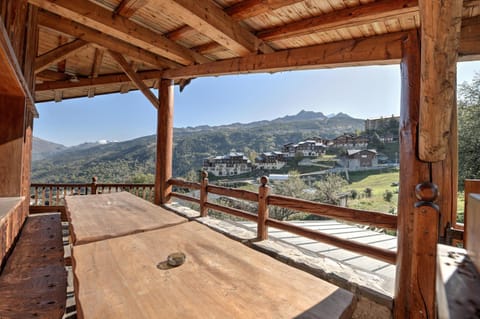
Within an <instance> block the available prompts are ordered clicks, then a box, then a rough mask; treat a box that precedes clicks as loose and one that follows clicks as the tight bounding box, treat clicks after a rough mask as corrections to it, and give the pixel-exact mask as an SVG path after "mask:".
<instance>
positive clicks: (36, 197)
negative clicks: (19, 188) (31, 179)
mask: <svg viewBox="0 0 480 319" xmlns="http://www.w3.org/2000/svg"><path fill="white" fill-rule="evenodd" d="M35 205H38V186H37V187H35Z"/></svg>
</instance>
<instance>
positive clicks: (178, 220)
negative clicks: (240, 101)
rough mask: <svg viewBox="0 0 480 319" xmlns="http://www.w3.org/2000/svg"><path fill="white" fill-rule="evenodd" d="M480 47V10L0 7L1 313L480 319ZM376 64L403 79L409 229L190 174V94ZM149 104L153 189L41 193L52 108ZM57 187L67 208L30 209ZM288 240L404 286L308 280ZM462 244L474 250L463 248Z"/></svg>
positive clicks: (32, 0) (281, 2)
mask: <svg viewBox="0 0 480 319" xmlns="http://www.w3.org/2000/svg"><path fill="white" fill-rule="evenodd" d="M479 39H480V3H479V1H478V0H442V1H432V0H376V1H361V0H349V1H346V0H308V1H307V0H275V1H264V0H215V1H214V0H202V1H197V0H168V1H167V0H76V1H72V0H0V127H1V130H0V270H1V272H0V317H1V318H8V319H10V318H42V319H57V318H58V319H60V318H62V317H63V316H64V315H65V312H66V311H68V309H70V308H72V307H73V308H74V309H75V312H76V314H73V315H74V316H76V317H77V318H86V319H91V318H132V317H135V318H148V319H150V318H192V317H197V318H207V317H208V318H246V319H248V318H259V317H260V318H285V319H286V318H323V319H326V318H328V319H335V318H342V319H345V318H352V317H354V318H391V317H393V318H395V319H404V318H436V317H439V318H476V317H478V313H479V312H478V309H480V301H479V296H480V293H479V292H478V288H479V287H480V284H479V279H478V278H480V276H479V275H478V270H479V269H480V258H479V256H480V245H479V243H480V237H479V234H480V218H479V216H480V181H478V180H466V181H460V183H463V184H464V185H465V202H466V206H465V223H464V224H459V223H457V187H458V181H457V178H458V174H457V170H458V162H457V159H458V151H457V150H458V147H457V113H456V110H457V107H456V99H455V97H456V95H457V94H456V88H457V83H456V66H457V62H458V61H465V60H478V59H479V58H480V40H479ZM371 65H397V66H398V69H399V72H400V85H401V95H400V96H401V98H400V134H401V139H400V140H399V157H400V179H399V193H398V209H397V211H398V215H392V214H388V213H386V212H383V213H382V212H372V211H367V210H358V209H352V208H345V207H337V206H332V205H326V204H322V203H319V202H313V201H308V200H301V199H298V198H292V197H287V196H279V195H275V194H274V193H273V192H271V189H270V186H269V183H268V179H267V178H266V177H262V178H261V179H260V185H258V191H247V190H244V189H234V188H227V187H221V186H218V185H212V184H209V182H208V176H207V174H206V173H205V172H204V174H202V178H201V181H200V182H189V181H185V180H182V179H178V178H175V177H174V176H172V165H173V163H172V161H173V156H172V152H173V151H172V150H173V114H174V85H177V84H178V85H180V86H181V88H183V87H184V86H185V85H195V81H192V82H191V79H194V78H200V77H212V76H224V75H233V74H235V75H238V74H246V73H272V72H281V71H295V70H305V69H325V68H329V69H333V70H334V68H337V67H357V66H371ZM266 81H268V77H267V78H266ZM189 83H190V84H189ZM318 85H321V84H318ZM137 89H138V90H140V91H141V92H142V94H143V95H144V96H145V97H146V98H147V99H148V100H149V101H150V102H151V104H152V107H154V108H155V109H156V110H157V119H158V126H157V149H156V175H155V183H154V185H153V184H152V185H142V186H140V187H139V186H135V185H127V184H117V185H99V184H97V183H96V181H95V180H94V182H93V183H92V184H91V185H90V184H87V185H69V184H50V185H40V186H38V185H37V186H35V185H31V184H30V161H31V146H32V143H31V142H32V132H33V129H34V120H35V118H36V117H38V116H39V114H38V111H37V109H36V106H35V105H36V103H41V102H45V101H56V102H62V101H63V100H66V99H73V98H79V97H88V98H95V97H96V96H99V95H105V94H112V93H127V92H129V91H131V90H137ZM151 89H158V95H156V93H154V92H153V91H152V90H151ZM215 89H216V88H215V87H212V90H215ZM344 90H345V94H353V93H352V92H350V91H349V88H348V87H345V88H344ZM370 91H371V92H370V94H375V88H374V87H372V88H371V90H370ZM247 93H248V92H246V94H247ZM180 98H182V97H181V96H180ZM84 101H85V103H88V102H89V101H88V99H85V100H84ZM132 107H134V105H132ZM378 111H379V112H380V111H381V110H378ZM55 129H56V127H52V130H55ZM340 140H342V144H343V145H350V144H351V145H352V147H353V146H354V145H355V147H357V146H358V145H359V144H361V143H360V142H359V141H354V140H353V137H347V136H345V137H342V139H340ZM340 140H339V143H340ZM316 143H317V142H316V141H313V144H312V143H310V142H308V143H306V145H304V146H305V152H306V153H305V154H308V153H310V154H311V153H312V152H313V153H315V152H317V151H316V150H315V146H316ZM294 147H298V145H297V146H294V145H290V146H289V147H288V148H289V149H292V148H294ZM295 151H297V150H295ZM302 151H303V150H302ZM288 153H289V154H291V152H288ZM360 154H362V153H360ZM365 155H367V158H368V153H366V154H365ZM370 156H373V154H371V155H370ZM234 157H235V158H236V159H235V161H238V162H241V163H242V164H241V165H245V166H244V167H247V168H245V169H246V170H248V160H247V162H245V161H244V158H243V156H241V155H238V154H237V155H234ZM360 159H361V157H360ZM220 160H222V159H220ZM225 164H226V163H225ZM225 172H227V171H225ZM228 172H229V173H230V171H228ZM31 186H32V188H31ZM98 188H101V189H102V191H101V192H102V194H98V193H99V192H100V191H97V189H98ZM46 189H49V190H50V189H52V191H49V192H48V196H49V197H50V198H48V202H49V205H48V206H47V205H41V206H37V207H35V206H30V205H29V203H30V196H31V195H33V196H34V197H35V198H38V197H41V196H43V197H45V196H46V194H47V192H46V191H45V190H46ZM72 189H74V190H75V189H76V191H74V192H78V193H79V194H81V195H77V196H70V194H71V191H72ZM105 189H112V190H126V191H130V192H133V189H136V194H135V196H134V195H132V194H130V193H129V192H126V191H125V192H120V191H119V192H112V194H109V193H107V192H106V191H105ZM184 189H188V190H189V192H184V191H183V190H184ZM53 190H54V191H53ZM195 192H196V193H195ZM197 194H198V196H197ZM209 194H215V195H218V196H227V197H233V198H238V199H242V200H244V201H249V202H253V203H254V205H253V206H254V207H256V208H257V209H256V210H255V211H246V210H243V209H241V208H232V207H227V206H225V205H221V204H219V203H214V202H212V200H211V197H212V196H210V197H209ZM140 197H142V198H140ZM146 199H151V200H153V203H150V202H148V201H147V200H146ZM172 199H181V200H183V201H189V202H191V203H193V204H195V205H193V206H194V207H197V208H198V211H196V212H195V213H196V215H188V216H187V217H188V218H185V217H182V216H179V215H178V214H177V213H174V212H172V210H174V207H173V206H174V203H172V202H171V201H172ZM46 201H47V200H46V199H45V198H43V199H41V200H39V201H38V203H43V204H45V203H46ZM53 203H55V205H52V204H53ZM180 206H181V205H180ZM176 207H177V208H178V209H180V208H181V207H180V208H179V207H178V205H177V206H176ZM271 207H279V208H280V209H291V210H295V211H299V212H304V213H308V214H313V215H320V216H322V217H327V218H330V219H334V220H340V221H344V222H347V223H350V224H359V225H362V226H368V227H370V228H376V229H388V230H391V231H392V232H393V233H396V238H395V239H394V241H395V242H396V244H397V245H396V247H397V249H396V250H394V249H390V248H391V246H372V245H370V244H368V243H365V242H363V241H359V240H355V238H346V237H345V236H342V235H339V236H334V235H332V233H331V232H330V231H329V230H326V231H322V230H319V229H308V228H306V227H305V225H302V223H299V224H294V223H290V222H286V221H281V220H277V219H274V218H272V217H271V216H270V215H269V209H270V208H271ZM166 208H168V209H166ZM213 212H215V213H218V212H220V213H222V214H228V215H232V216H236V217H238V218H242V219H244V220H247V221H250V222H251V223H253V228H254V231H253V236H249V237H248V238H245V237H242V236H238V237H239V239H238V241H236V240H234V239H232V238H233V235H232V234H231V233H230V232H229V230H231V229H232V228H231V225H232V224H231V223H228V222H226V221H214V220H213V218H211V216H212V213H213ZM38 213H41V214H38ZM209 215H210V217H209ZM62 221H63V222H62ZM64 223H67V224H68V229H69V230H70V232H71V233H70V234H69V237H70V238H68V239H64V238H62V234H63V230H65V229H62V227H63V225H64ZM333 223H336V221H333ZM205 224H207V225H208V227H207V226H206V225H205ZM214 225H216V226H218V227H224V228H222V229H221V232H223V233H226V234H228V235H229V236H224V235H222V234H220V233H219V232H217V231H214V230H212V227H213V226H214ZM274 229H276V230H277V231H275V232H274V231H272V230H274ZM278 230H279V231H278ZM361 231H363V230H361ZM245 232H246V230H245V227H243V228H241V232H240V233H241V234H244V233H245ZM279 232H280V233H289V234H286V235H287V236H289V235H290V233H291V234H295V235H296V236H302V237H305V238H308V239H309V240H314V241H315V243H314V245H317V246H322V247H323V245H327V244H328V245H332V246H334V247H335V248H334V249H332V250H335V252H339V251H348V252H351V253H356V254H358V255H359V256H358V257H359V258H361V259H362V260H364V261H365V262H367V263H370V264H371V263H377V262H379V261H380V262H383V263H388V264H389V265H391V266H392V267H394V268H395V269H394V273H395V276H394V278H392V280H391V282H389V284H388V285H385V286H383V287H380V288H379V289H377V290H375V291H373V289H372V287H373V286H374V285H375V284H376V283H377V282H378V281H380V280H381V278H382V277H381V276H374V275H373V274H372V273H369V272H365V271H354V272H352V274H353V275H352V276H348V277H347V278H344V277H342V278H339V277H340V276H341V274H342V273H344V269H345V267H344V266H345V265H344V264H342V263H340V262H339V261H338V260H334V259H328V260H327V259H326V258H327V257H325V256H324V255H322V254H321V252H318V253H315V254H312V255H314V256H305V255H303V254H301V261H300V262H299V263H297V266H298V267H297V268H300V269H297V268H294V267H291V266H289V265H290V259H288V258H286V257H285V256H284V255H281V256H280V254H279V253H278V251H277V250H276V249H277V248H278V247H279V241H274V240H270V239H269V236H271V234H273V233H276V234H278V233H279ZM250 234H251V232H250ZM454 240H456V241H460V242H463V243H464V247H465V249H459V248H456V247H453V246H448V247H446V246H444V244H452V243H453V242H454ZM64 243H65V245H66V246H65V247H64ZM314 245H312V246H314ZM252 246H253V247H255V248H256V249H251V247H252ZM71 247H73V249H70V248H71ZM289 249H290V248H289ZM289 251H290V252H291V250H289ZM69 252H71V255H70V256H68V257H67V258H65V257H64V256H65V253H69ZM263 252H268V253H269V254H270V255H272V256H275V257H278V260H277V259H274V258H271V257H270V256H266V255H265V254H264V253H263ZM295 254H296V252H295V253H290V257H292V255H295ZM315 256H319V257H315ZM112 261H115V262H112ZM281 261H287V263H284V262H281ZM312 265H317V266H318V268H317V269H316V270H312V269H313V268H312V267H313V266H312ZM382 267H383V266H382ZM304 270H306V271H309V272H310V273H307V272H306V271H304ZM67 271H70V272H71V275H72V278H74V280H73V287H70V288H69V289H71V290H69V291H68V294H67ZM362 285H363V288H362ZM372 291H373V292H372ZM379 291H380V293H379ZM380 295H381V298H380V297H379V296H380ZM71 296H74V299H75V300H74V301H75V302H74V304H76V306H72V305H69V306H68V307H67V303H66V298H67V297H71ZM66 317H72V316H70V315H69V316H66Z"/></svg>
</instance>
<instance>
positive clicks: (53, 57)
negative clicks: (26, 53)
mask: <svg viewBox="0 0 480 319" xmlns="http://www.w3.org/2000/svg"><path fill="white" fill-rule="evenodd" d="M87 45H88V43H87V42H85V41H83V40H79V39H77V40H74V41H72V42H69V43H67V44H64V45H61V46H59V47H57V48H55V49H53V50H51V51H49V52H47V53H45V54H42V55H41V56H39V57H37V58H36V59H35V73H38V72H41V71H43V70H45V69H47V68H48V67H49V66H50V65H52V64H54V63H57V62H59V61H61V60H64V59H65V58H66V57H68V56H70V55H72V54H75V53H76V52H78V51H80V50H82V49H84V48H85V47H86V46H87Z"/></svg>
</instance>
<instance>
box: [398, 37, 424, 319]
mask: <svg viewBox="0 0 480 319" xmlns="http://www.w3.org/2000/svg"><path fill="white" fill-rule="evenodd" d="M400 66H401V81H402V82H401V84H402V91H401V110H400V187H399V188H400V189H399V195H398V232H397V239H398V249H397V267H396V269H397V273H396V277H395V281H396V283H395V308H394V312H395V318H397V319H403V318H408V317H409V314H410V312H411V307H412V302H413V301H412V299H411V297H412V295H411V293H410V292H411V288H412V285H413V284H414V283H413V278H412V267H413V266H412V263H411V260H412V258H413V231H414V230H413V229H414V207H415V203H416V199H415V186H416V185H417V184H419V183H421V182H422V181H428V180H430V172H429V167H428V164H427V163H424V162H421V161H420V160H419V159H418V157H417V152H416V150H417V147H418V140H417V136H418V121H419V102H420V101H419V100H420V42H419V37H418V34H417V31H416V30H414V31H411V32H410V33H409V35H408V37H407V39H405V41H404V42H403V58H402V63H401V65H400Z"/></svg>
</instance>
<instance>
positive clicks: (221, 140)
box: [32, 110, 365, 182]
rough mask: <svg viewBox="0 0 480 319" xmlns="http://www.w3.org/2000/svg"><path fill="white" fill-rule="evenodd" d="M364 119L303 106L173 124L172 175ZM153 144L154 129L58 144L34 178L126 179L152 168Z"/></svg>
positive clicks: (355, 127)
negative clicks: (262, 115)
mask: <svg viewBox="0 0 480 319" xmlns="http://www.w3.org/2000/svg"><path fill="white" fill-rule="evenodd" d="M364 123H365V121H364V120H362V119H356V118H352V117H351V116H349V115H348V114H344V113H338V114H336V115H334V116H332V117H327V116H325V115H324V114H323V113H322V112H313V111H305V110H302V111H300V112H299V113H297V114H295V115H287V116H284V117H281V118H276V119H274V120H271V121H266V120H264V121H256V122H251V123H246V124H242V123H233V124H229V125H220V126H208V125H202V126H197V127H186V128H175V129H174V136H173V137H174V139H173V142H174V143H173V144H174V148H173V175H174V176H176V177H181V176H185V174H186V173H187V172H189V171H191V170H194V171H198V170H199V169H200V168H201V166H202V162H203V159H204V158H206V157H209V156H213V155H221V154H227V153H228V152H230V151H231V150H232V149H235V150H237V151H239V152H244V153H247V154H248V155H252V154H253V155H254V154H258V153H261V152H268V151H274V150H281V149H282V146H283V145H284V144H286V143H289V142H298V141H300V140H302V139H306V138H310V137H313V136H320V137H324V138H334V137H336V136H339V135H342V134H344V133H354V132H356V131H363V129H364ZM35 143H36V142H35V141H34V144H35ZM155 150H156V137H155V135H151V136H144V137H140V138H136V139H134V140H130V141H124V142H115V143H107V144H100V143H83V144H80V145H77V146H73V147H68V148H67V147H65V146H63V145H61V147H60V148H59V149H58V151H56V152H52V153H51V154H44V156H43V157H40V158H36V160H35V161H34V162H33V163H32V181H35V182H90V181H91V178H92V176H97V177H98V178H99V181H102V182H128V181H131V180H133V179H134V177H135V176H137V175H138V174H147V175H148V174H150V175H151V174H154V172H155Z"/></svg>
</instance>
